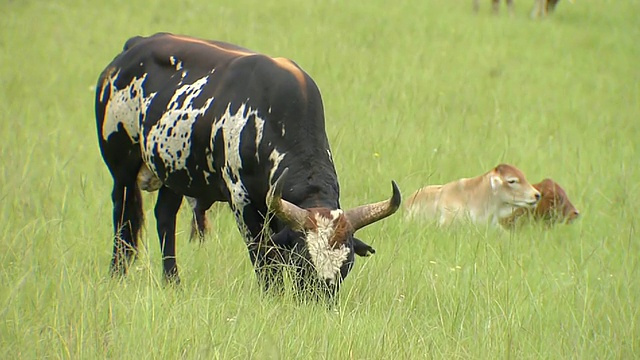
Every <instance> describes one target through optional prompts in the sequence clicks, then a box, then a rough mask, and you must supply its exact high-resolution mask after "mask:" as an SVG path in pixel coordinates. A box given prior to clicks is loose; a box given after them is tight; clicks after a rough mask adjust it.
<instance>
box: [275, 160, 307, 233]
mask: <svg viewBox="0 0 640 360" xmlns="http://www.w3.org/2000/svg"><path fill="white" fill-rule="evenodd" d="M287 171H289V168H285V169H284V170H283V171H282V174H281V175H280V177H278V179H277V180H276V181H275V183H274V184H273V186H272V187H271V192H270V194H269V199H268V201H269V204H268V205H269V211H273V212H274V213H275V215H276V216H277V217H278V219H280V220H282V221H284V222H285V223H286V224H287V225H289V226H290V227H291V228H292V229H295V230H302V229H304V224H305V222H306V220H307V210H305V209H302V208H300V207H298V206H297V205H295V204H292V203H290V202H288V201H287V200H283V199H282V188H283V187H284V178H285V176H286V175H287Z"/></svg>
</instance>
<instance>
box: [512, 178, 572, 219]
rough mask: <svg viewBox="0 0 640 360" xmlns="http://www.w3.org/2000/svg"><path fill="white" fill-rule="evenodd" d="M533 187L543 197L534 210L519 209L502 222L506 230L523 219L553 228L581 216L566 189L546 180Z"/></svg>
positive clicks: (550, 180)
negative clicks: (542, 223) (529, 219)
mask: <svg viewBox="0 0 640 360" xmlns="http://www.w3.org/2000/svg"><path fill="white" fill-rule="evenodd" d="M533 187H534V188H536V189H538V191H540V194H541V195H542V197H541V198H540V201H539V202H538V204H537V205H536V207H535V208H532V209H517V210H516V211H514V213H513V214H512V215H511V216H509V217H507V218H504V219H501V220H500V224H502V226H504V227H506V228H512V227H514V226H515V225H516V224H517V223H518V222H519V221H520V219H521V218H531V219H532V220H536V221H541V222H544V223H545V224H547V225H549V226H551V225H554V224H558V223H566V224H570V223H572V222H573V221H574V220H575V219H577V218H578V217H579V216H580V212H579V211H578V209H576V207H575V206H573V204H572V203H571V201H570V200H569V197H568V196H567V193H566V192H565V191H564V189H563V188H562V187H561V186H560V185H559V184H558V183H556V182H555V181H553V180H552V179H544V180H542V181H541V182H539V183H537V184H533Z"/></svg>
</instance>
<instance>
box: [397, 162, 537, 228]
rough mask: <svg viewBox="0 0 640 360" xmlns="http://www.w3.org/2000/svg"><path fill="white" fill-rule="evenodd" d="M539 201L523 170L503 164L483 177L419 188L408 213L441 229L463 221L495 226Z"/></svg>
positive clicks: (409, 216)
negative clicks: (436, 224)
mask: <svg viewBox="0 0 640 360" xmlns="http://www.w3.org/2000/svg"><path fill="white" fill-rule="evenodd" d="M539 199H540V192H539V191H538V190H536V189H535V188H534V187H533V186H531V184H529V182H528V181H527V179H526V178H525V176H524V174H523V173H522V171H520V170H519V169H518V168H516V167H515V166H512V165H507V164H501V165H498V166H496V167H495V168H494V169H492V170H491V171H489V172H487V173H485V174H484V175H481V176H477V177H474V178H470V179H467V178H465V179H459V180H456V181H453V182H450V183H448V184H445V185H431V186H426V187H423V188H421V189H419V190H418V191H416V192H415V193H414V194H413V195H411V197H410V198H409V199H408V200H407V202H406V205H405V213H406V216H407V218H410V219H412V218H413V219H424V220H432V221H435V222H437V223H438V224H439V225H441V226H442V225H449V224H451V223H452V222H454V221H459V220H464V219H469V220H471V221H472V222H473V223H476V224H486V223H488V224H491V225H494V226H495V225H498V223H499V222H500V220H501V219H504V218H507V217H509V216H511V215H512V213H513V212H514V211H515V210H517V209H519V208H532V207H534V206H535V205H536V203H537V202H538V200H539Z"/></svg>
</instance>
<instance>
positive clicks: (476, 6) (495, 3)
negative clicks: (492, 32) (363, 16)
mask: <svg viewBox="0 0 640 360" xmlns="http://www.w3.org/2000/svg"><path fill="white" fill-rule="evenodd" d="M506 2H507V8H508V9H509V13H510V14H513V0H506ZM491 7H492V9H493V13H494V14H498V12H499V11H500V0H491ZM473 11H475V12H476V13H477V12H478V11H480V0H473Z"/></svg>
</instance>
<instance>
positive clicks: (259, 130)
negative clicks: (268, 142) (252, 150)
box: [255, 115, 264, 162]
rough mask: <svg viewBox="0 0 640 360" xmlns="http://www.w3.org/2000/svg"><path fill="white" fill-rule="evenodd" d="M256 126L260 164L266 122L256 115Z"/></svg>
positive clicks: (257, 155) (257, 151)
mask: <svg viewBox="0 0 640 360" xmlns="http://www.w3.org/2000/svg"><path fill="white" fill-rule="evenodd" d="M255 124H256V160H257V161H258V162H260V142H261V141H262V133H263V131H264V120H262V119H261V118H259V117H258V116H257V115H256V117H255Z"/></svg>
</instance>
